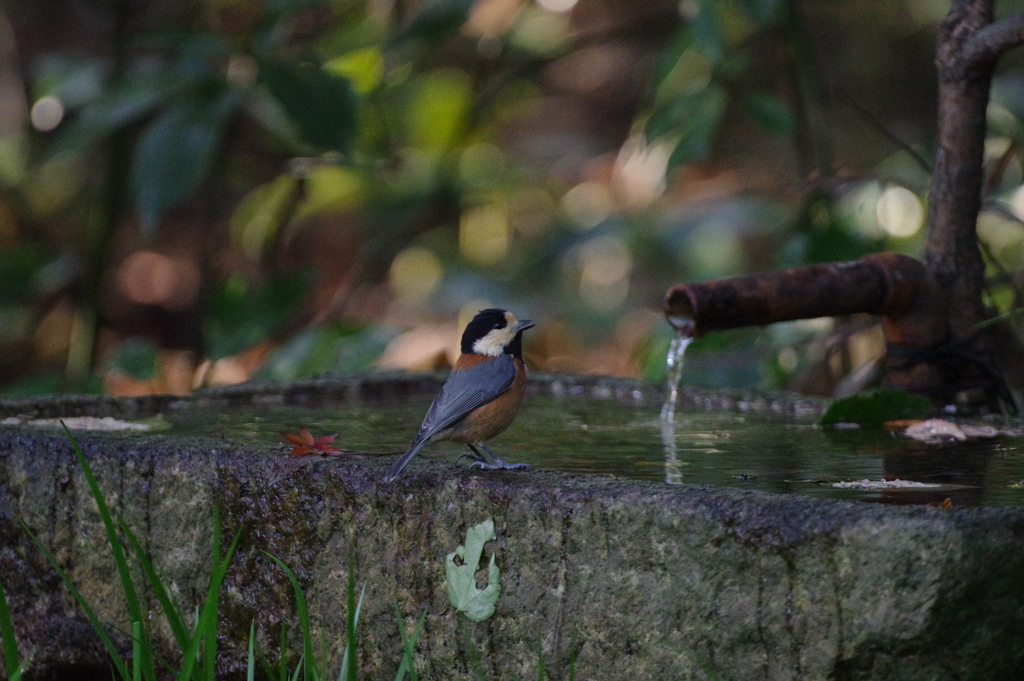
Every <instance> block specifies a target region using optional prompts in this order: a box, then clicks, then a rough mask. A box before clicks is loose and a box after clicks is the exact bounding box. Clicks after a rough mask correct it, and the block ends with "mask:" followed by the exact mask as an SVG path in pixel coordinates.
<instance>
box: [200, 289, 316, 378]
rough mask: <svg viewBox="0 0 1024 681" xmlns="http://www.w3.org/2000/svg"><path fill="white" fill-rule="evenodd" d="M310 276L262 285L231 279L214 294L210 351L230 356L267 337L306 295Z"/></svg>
mask: <svg viewBox="0 0 1024 681" xmlns="http://www.w3.org/2000/svg"><path fill="white" fill-rule="evenodd" d="M308 281H309V275H308V274H306V273H301V274H292V275H282V276H278V277H274V278H271V279H269V280H268V281H267V282H266V283H264V284H263V285H262V286H259V287H253V286H250V285H249V283H248V282H247V281H246V280H245V278H244V277H243V276H242V275H236V276H233V277H231V278H229V279H228V280H227V281H226V282H225V283H224V285H223V286H222V287H221V288H220V290H218V291H216V292H215V293H214V294H213V296H211V299H210V303H209V310H208V312H207V318H206V328H205V331H206V340H207V352H208V354H209V356H210V357H211V358H212V359H219V358H221V357H228V356H230V355H234V354H236V353H238V352H241V351H242V350H245V349H246V348H250V347H252V346H254V345H256V344H258V343H260V342H262V341H265V340H267V338H269V337H270V335H271V334H273V333H274V332H276V331H277V330H278V329H280V328H281V326H283V325H284V323H285V322H286V321H287V320H288V318H289V317H290V316H291V315H292V313H293V312H294V311H295V309H296V308H297V307H298V305H299V303H300V302H301V301H302V299H303V298H304V297H305V295H306V289H307V284H308Z"/></svg>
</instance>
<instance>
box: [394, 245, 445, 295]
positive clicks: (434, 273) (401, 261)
mask: <svg viewBox="0 0 1024 681" xmlns="http://www.w3.org/2000/svg"><path fill="white" fill-rule="evenodd" d="M442 278H444V266H443V265H442V264H441V261H440V260H439V259H438V257H437V256H436V255H434V252H433V251H431V250H429V249H426V248H422V247H420V246H412V247H410V248H407V249H405V250H404V251H402V252H401V253H399V254H398V255H397V256H395V259H394V260H393V261H392V262H391V271H390V281H391V290H392V291H393V292H394V293H395V296H396V297H397V298H398V299H399V300H400V301H401V302H403V303H406V304H411V305H415V304H419V303H422V302H424V301H425V300H427V299H428V298H430V296H431V295H433V293H434V291H435V290H436V289H437V286H438V284H440V283H441V279H442Z"/></svg>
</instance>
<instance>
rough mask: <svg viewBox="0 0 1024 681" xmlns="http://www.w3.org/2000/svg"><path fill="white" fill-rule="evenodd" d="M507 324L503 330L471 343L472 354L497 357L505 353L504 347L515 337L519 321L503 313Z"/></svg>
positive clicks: (497, 330) (511, 315) (510, 314)
mask: <svg viewBox="0 0 1024 681" xmlns="http://www.w3.org/2000/svg"><path fill="white" fill-rule="evenodd" d="M505 319H506V321H507V324H506V325H505V328H503V329H494V330H492V331H491V332H490V333H488V334H487V335H486V336H484V337H483V338H481V339H480V340H478V341H477V342H476V343H473V352H475V353H476V354H478V355H490V356H491V357H497V356H498V355H500V354H502V353H503V352H505V346H506V345H508V344H509V343H511V342H512V339H513V338H515V337H516V325H517V324H518V323H519V320H518V319H516V318H515V316H514V315H513V314H512V313H511V312H506V313H505Z"/></svg>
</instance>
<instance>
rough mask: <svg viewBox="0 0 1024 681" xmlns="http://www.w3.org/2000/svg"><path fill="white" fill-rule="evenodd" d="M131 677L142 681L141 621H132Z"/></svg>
mask: <svg viewBox="0 0 1024 681" xmlns="http://www.w3.org/2000/svg"><path fill="white" fill-rule="evenodd" d="M132 679H134V681H142V622H132Z"/></svg>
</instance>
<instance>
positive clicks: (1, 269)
mask: <svg viewBox="0 0 1024 681" xmlns="http://www.w3.org/2000/svg"><path fill="white" fill-rule="evenodd" d="M51 260H52V256H51V255H50V254H49V253H47V251H46V249H44V248H42V247H40V246H38V245H35V244H15V245H12V246H5V247H4V248H3V249H2V250H0V305H10V304H14V303H24V302H28V301H30V300H31V299H32V298H33V297H34V295H35V294H36V287H37V285H38V283H39V274H40V270H42V268H43V266H44V265H46V264H47V262H49V261H51Z"/></svg>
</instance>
